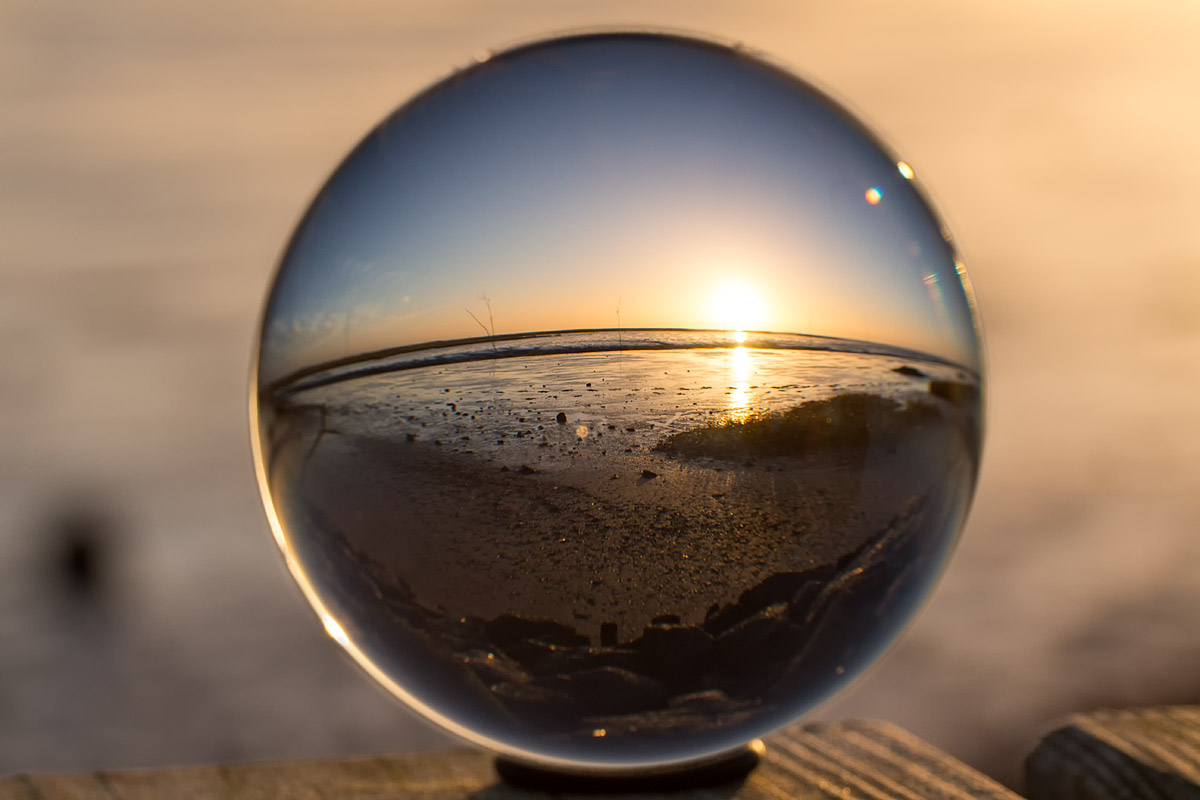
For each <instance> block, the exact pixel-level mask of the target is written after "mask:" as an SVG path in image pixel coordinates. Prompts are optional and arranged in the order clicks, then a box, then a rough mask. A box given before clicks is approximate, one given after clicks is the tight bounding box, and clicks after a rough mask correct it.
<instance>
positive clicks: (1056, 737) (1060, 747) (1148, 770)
mask: <svg viewBox="0 0 1200 800" xmlns="http://www.w3.org/2000/svg"><path fill="white" fill-rule="evenodd" d="M1025 784H1026V787H1027V790H1028V794H1029V797H1030V798H1032V800H1092V799H1093V798H1096V800H1099V798H1105V800H1113V799H1116V800H1123V799H1124V798H1129V800H1133V799H1134V798H1147V800H1149V799H1150V798H1153V800H1168V799H1169V800H1181V799H1182V798H1197V800H1200V706H1175V707H1171V708H1145V709H1132V710H1124V711H1097V712H1093V713H1089V714H1077V715H1075V716H1073V717H1069V718H1068V719H1067V720H1066V724H1065V725H1064V726H1063V727H1061V728H1058V729H1057V730H1055V731H1054V732H1053V733H1051V734H1050V735H1048V736H1046V737H1045V738H1044V739H1042V741H1041V743H1040V744H1039V745H1038V746H1037V749H1035V750H1034V751H1033V753H1031V754H1030V756H1029V757H1028V758H1027V759H1026V760H1025Z"/></svg>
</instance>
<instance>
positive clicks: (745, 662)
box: [712, 603, 810, 697]
mask: <svg viewBox="0 0 1200 800" xmlns="http://www.w3.org/2000/svg"><path fill="white" fill-rule="evenodd" d="M788 608H789V607H788V604H787V603H777V604H775V605H773V606H770V607H769V608H765V609H763V610H762V611H761V612H759V613H758V614H756V615H754V616H753V617H751V618H750V619H747V620H744V621H743V622H741V623H740V624H738V625H736V626H735V627H733V628H732V629H730V630H728V631H726V632H725V633H723V634H721V635H720V636H718V637H717V638H716V639H715V640H714V642H713V659H712V661H713V665H714V669H713V671H714V673H716V674H718V675H719V676H720V677H718V678H717V680H716V683H717V684H718V685H721V686H724V687H727V688H729V689H730V691H732V693H733V694H734V696H747V697H748V696H753V695H754V694H756V693H758V692H760V691H762V689H763V687H762V686H761V685H760V681H759V680H758V679H757V678H752V676H764V675H765V676H771V675H777V674H779V673H780V672H781V671H783V670H785V669H787V668H788V667H789V666H790V665H791V664H792V662H793V661H795V659H796V658H797V657H798V656H800V655H801V654H802V653H803V652H804V646H805V644H806V642H807V640H808V638H809V633H810V629H809V628H808V627H805V626H801V625H796V624H794V623H793V622H792V621H791V620H790V619H789V618H788ZM767 680H768V682H770V680H771V678H770V677H768V678H767Z"/></svg>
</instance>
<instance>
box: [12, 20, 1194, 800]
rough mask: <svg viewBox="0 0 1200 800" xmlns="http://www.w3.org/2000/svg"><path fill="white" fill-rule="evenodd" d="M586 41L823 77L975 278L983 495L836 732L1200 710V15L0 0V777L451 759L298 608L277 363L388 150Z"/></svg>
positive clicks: (964, 727) (936, 731) (1024, 733)
mask: <svg viewBox="0 0 1200 800" xmlns="http://www.w3.org/2000/svg"><path fill="white" fill-rule="evenodd" d="M590 26H606V27H612V26H630V27H634V28H646V27H651V28H655V29H659V28H667V29H671V30H679V29H683V30H686V31H695V32H698V33H700V34H710V35H712V36H715V37H717V38H718V39H721V40H728V41H741V42H744V43H746V45H747V46H749V47H751V48H753V49H754V50H755V51H761V52H764V53H767V54H769V56H770V58H771V60H773V61H776V62H778V63H780V64H782V65H784V66H785V67H786V68H788V69H790V70H792V71H794V72H795V73H796V74H798V75H799V76H801V77H802V78H804V79H806V80H809V81H811V82H812V83H813V84H814V85H815V86H817V87H818V88H819V89H821V90H822V91H824V92H826V93H828V94H829V95H830V96H831V97H833V98H835V99H836V100H837V102H839V103H841V104H842V105H844V106H845V107H846V108H848V109H849V110H850V111H851V112H852V113H853V114H854V115H855V116H857V117H859V118H860V119H862V120H863V121H864V122H865V124H866V125H867V127H868V128H869V129H870V130H872V131H874V132H875V133H876V134H878V135H879V136H880V137H881V139H882V140H883V141H884V142H885V143H886V144H887V145H888V146H889V147H890V148H892V150H893V151H894V152H895V153H897V154H898V155H899V157H902V158H903V159H904V161H905V162H906V163H908V164H911V166H912V168H913V170H915V172H916V174H917V176H918V177H919V178H920V179H921V183H922V187H923V189H924V190H925V191H926V192H927V193H928V195H929V196H930V198H931V199H932V201H933V204H934V206H935V207H936V209H937V210H938V212H939V213H940V214H941V215H942V216H943V218H944V219H945V220H946V224H947V227H948V228H949V230H950V231H951V232H953V234H954V241H955V243H956V246H957V247H959V249H960V250H961V252H962V253H963V256H964V258H963V260H964V262H965V263H966V267H967V270H968V272H969V274H970V277H971V280H972V281H973V285H974V290H975V292H976V295H977V297H978V301H979V305H980V311H981V316H982V320H983V327H984V333H985V340H986V345H987V354H986V365H985V370H984V372H985V377H986V379H987V387H988V388H987V407H988V408H987V413H988V430H987V435H986V437H985V446H984V462H983V468H982V472H981V477H980V484H979V489H978V492H977V495H976V501H975V504H974V509H973V511H972V514H971V517H970V519H969V521H968V524H967V528H966V531H965V533H964V536H963V539H962V541H961V543H960V546H959V548H958V551H957V553H956V554H955V556H954V557H953V558H952V559H951V562H950V566H949V569H948V571H947V573H946V575H945V577H944V579H943V581H942V583H941V585H940V586H939V588H938V589H937V591H936V592H935V593H934V596H933V598H932V599H931V601H930V602H929V603H928V605H927V607H926V608H925V610H924V612H923V613H922V614H921V616H920V617H919V618H918V620H917V621H916V623H915V624H914V625H913V626H912V628H911V629H910V630H909V631H908V632H907V633H906V635H905V636H904V637H903V638H902V639H901V641H900V643H899V644H898V645H897V646H896V647H895V648H894V649H893V651H892V652H891V653H890V655H889V656H888V657H887V658H886V659H885V660H884V661H883V662H882V663H881V664H880V665H879V666H877V667H876V668H875V669H874V670H873V671H872V672H871V673H870V674H869V675H868V676H866V677H865V678H864V679H862V680H861V681H859V682H858V683H857V684H856V685H855V686H854V687H853V688H852V689H851V690H849V691H848V692H847V693H845V694H844V695H842V696H841V697H839V698H837V699H836V700H835V701H833V702H832V703H831V704H829V705H828V706H826V707H824V708H823V709H821V710H820V712H819V715H818V716H820V717H858V718H864V717H866V718H882V719H887V720H890V721H892V722H895V723H897V724H899V725H902V726H904V727H906V728H908V729H910V730H912V731H914V732H915V733H916V734H917V735H919V736H922V737H923V738H926V739H927V740H929V741H931V742H932V743H933V744H935V745H937V746H939V747H942V748H944V749H946V750H948V751H949V752H950V753H952V754H953V755H955V756H957V757H959V758H962V759H965V760H966V761H968V762H969V763H971V764H974V765H976V766H978V767H980V768H981V769H983V770H984V771H986V772H989V773H991V774H995V775H998V776H1000V777H1001V778H1003V779H1005V780H1009V781H1013V780H1015V779H1016V778H1017V775H1018V771H1019V768H1020V758H1021V757H1022V756H1023V754H1024V753H1025V752H1027V750H1028V749H1029V747H1030V746H1031V745H1032V743H1033V741H1034V740H1035V739H1036V737H1037V735H1038V734H1039V733H1040V732H1043V731H1045V730H1046V729H1047V728H1048V726H1050V724H1051V723H1052V721H1053V720H1055V719H1057V718H1059V717H1061V716H1062V715H1064V714H1067V713H1070V712H1074V711H1083V710H1087V709H1089V708H1095V707H1097V706H1107V705H1143V704H1152V703H1176V702H1196V701H1200V680H1198V679H1197V678H1196V676H1195V669H1194V668H1193V666H1194V665H1195V664H1196V663H1198V661H1200V566H1197V565H1200V537H1197V536H1196V535H1195V531H1196V529H1197V525H1198V524H1200V506H1198V505H1197V501H1196V498H1197V497H1200V470H1198V469H1197V467H1196V465H1197V464H1200V407H1198V405H1197V403H1196V402H1195V397H1196V395H1197V394H1198V393H1200V356H1198V354H1200V237H1197V236H1196V234H1195V232H1194V229H1195V226H1194V221H1195V218H1196V215H1197V211H1200V201H1198V200H1197V196H1196V190H1195V186H1197V185H1198V184H1200V148H1197V146H1196V141H1200V111H1197V109H1196V108H1195V107H1194V105H1195V104H1194V103H1191V102H1189V100H1190V99H1191V98H1192V97H1193V96H1194V94H1195V77H1194V76H1196V75H1197V74H1200V49H1197V48H1196V47H1195V42H1196V40H1197V37H1198V36H1200V6H1197V5H1195V4H1193V3H1188V2H1186V1H1185V0H1155V1H1154V2H1150V3H1143V4H1134V3H1132V2H1118V1H1117V0H1111V1H1110V2H1104V3H1083V2H1081V1H1079V0H1069V2H1064V3H1058V4H1055V5H1053V6H1049V7H1047V6H1046V5H1044V4H1040V3H1033V2H1031V0H1020V1H1019V2H1014V3H1007V4H1003V5H1001V4H991V5H970V4H960V3H953V2H949V0H921V1H920V2H918V3H911V4H905V5H904V7H903V8H900V7H897V6H895V5H893V4H889V3H886V2H883V1H882V0H862V1H861V2H860V1H858V0H855V1H854V2H849V3H845V4H840V5H836V6H833V5H826V4H817V3H788V2H775V1H774V0H752V2H747V3H742V4H738V5H736V6H734V5H733V4H728V3H721V2H709V3H702V4H685V3H683V2H677V1H676V0H653V1H652V2H645V3H637V4H635V3H628V2H617V3H612V4H607V5H605V6H604V7H599V6H596V5H593V4H588V3H582V2H566V3H561V2H549V0H517V1H516V2H512V3H504V4H494V3H486V2H482V1H481V0H455V1H454V2H448V3H434V2H431V1H426V0H420V1H417V0H411V1H410V2H404V3H398V4H389V3H382V2H378V1H377V0H354V1H353V2H349V3H346V4H342V5H340V6H339V7H338V9H336V10H332V9H330V8H329V7H327V6H323V5H320V4H315V3H295V4H290V3H286V4H285V3H282V2H271V3H263V4H255V5H252V6H242V5H235V4H232V3H215V4H214V3H211V2H204V3H201V2H199V0H187V2H181V3H175V4H171V5H170V6H169V7H168V6H159V5H155V4H151V3H147V2H144V0H121V1H120V2H114V3H108V4H103V5H68V4H66V3H63V2H50V3H45V2H33V0H6V2H3V3H0V104H2V105H3V107H4V108H5V109H6V113H5V114H4V115H3V117H2V118H0V239H2V240H3V241H4V242H5V251H4V255H3V257H2V258H0V282H2V284H3V286H4V290H3V291H0V342H3V343H4V344H3V345H0V353H3V368H2V369H0V408H3V410H4V413H3V414H0V475H2V476H3V480H0V526H2V527H0V641H2V642H3V643H4V648H3V652H2V653H0V772H6V771H26V770H32V771H44V770H72V771H74V770H84V769H94V768H100V767H103V768H119V767H131V766H155V765H165V764H176V763H195V762H210V761H229V760H248V759H254V760H259V759H278V758H303V757H319V756H336V755H346V754H369V753H377V752H386V751H397V750H405V749H420V748H429V747H440V746H445V745H446V744H447V743H448V741H449V740H448V739H446V738H444V737H443V736H442V735H440V734H438V733H435V732H432V731H431V729H429V728H428V727H426V726H425V725H424V723H421V722H419V721H416V720H415V719H414V718H413V717H411V716H410V715H409V714H408V713H406V712H405V711H404V710H403V709H402V708H401V707H400V705H399V704H398V703H393V702H391V701H389V700H386V699H384V696H383V694H382V693H381V690H378V689H377V688H376V687H374V686H373V685H372V684H371V683H370V681H369V680H368V679H367V678H366V677H364V676H362V675H360V674H359V673H358V672H356V670H355V668H354V667H353V666H352V665H351V664H350V662H349V661H348V660H347V659H345V658H344V657H343V656H342V654H341V653H340V652H338V651H337V648H336V645H334V644H333V643H332V642H330V641H328V640H327V638H326V637H325V634H324V633H323V631H321V629H320V625H319V623H318V622H317V621H316V619H315V618H314V617H313V615H312V613H311V611H310V610H309V609H308V608H307V607H306V606H305V604H304V601H303V600H302V598H301V596H300V593H299V592H298V590H297V589H296V588H295V587H294V586H293V585H292V583H291V580H290V578H289V577H288V575H287V572H286V569H285V568H284V566H283V562H282V559H281V558H280V556H279V554H278V552H277V549H276V548H275V544H274V542H273V541H272V539H271V534H270V530H269V527H268V525H267V522H266V519H265V516H264V514H263V511H262V507H261V504H260V502H259V499H258V496H257V487H256V484H255V479H254V472H253V466H252V464H251V457H250V449H249V429H248V425H249V423H248V421H247V394H248V393H249V390H250V383H251V380H250V375H249V370H250V364H251V361H252V353H253V350H254V348H255V347H256V346H257V343H258V334H259V326H260V323H261V319H260V314H261V313H262V312H261V308H262V304H263V302H264V297H265V294H266V291H267V287H268V285H269V283H270V282H271V279H272V274H273V270H274V265H275V264H276V262H277V260H278V259H279V257H280V253H281V251H282V249H283V247H284V244H285V242H286V241H287V239H288V237H289V235H290V233H291V230H292V227H293V226H294V225H295V224H296V221H297V219H298V218H299V216H300V214H301V213H302V211H303V209H304V208H306V207H307V206H308V205H309V203H310V202H311V200H312V198H313V197H314V195H315V194H316V192H317V191H318V188H319V187H320V186H321V185H322V184H323V182H324V181H325V179H326V177H327V176H328V175H329V174H330V172H331V171H332V169H333V168H334V166H335V165H336V164H337V163H339V160H340V159H341V158H342V156H343V155H344V154H345V153H346V152H347V151H348V150H349V148H350V147H351V146H352V145H353V144H354V143H355V142H357V141H359V139H360V138H361V137H362V136H363V135H364V133H365V132H367V131H369V130H370V129H371V128H372V126H374V125H375V124H376V123H377V122H378V121H379V120H381V119H383V118H384V117H385V115H386V114H388V113H389V112H390V111H391V110H392V109H394V108H395V107H396V106H397V105H399V104H400V103H402V102H404V101H406V100H407V99H408V98H409V97H411V96H413V95H414V94H415V93H416V92H417V91H419V90H421V89H423V88H424V87H426V86H428V85H429V84H431V83H433V82H434V81H436V80H438V79H440V78H442V77H445V76H447V75H449V74H451V73H452V72H453V71H454V70H455V69H456V68H457V67H460V66H462V65H464V64H468V63H470V62H471V60H472V59H473V57H474V54H476V53H480V52H487V51H491V50H493V49H495V48H498V47H504V46H506V45H507V44H508V43H511V42H514V41H526V40H529V39H531V38H537V37H541V36H543V35H547V34H551V33H554V32H558V31H562V30H565V29H577V28H580V27H590ZM479 292H488V293H489V296H492V295H494V294H495V287H489V286H480V287H478V288H475V287H470V289H469V292H468V299H470V298H475V297H476V296H477V295H478V293H479ZM619 293H620V290H619V289H618V290H616V291H613V292H609V294H611V295H612V299H611V301H609V300H607V299H606V300H605V301H604V305H603V306H600V308H601V309H602V310H603V311H604V313H605V314H607V313H608V308H609V307H610V306H611V307H612V308H613V309H615V308H616V307H617V302H619V296H620V295H619ZM768 299H770V298H768ZM485 310H486V309H485V308H484V307H483V304H482V303H481V302H477V301H476V304H475V305H473V306H472V311H473V313H475V314H476V315H480V314H482V313H484V312H485ZM459 321H460V322H461V323H462V324H463V326H464V329H465V330H468V331H469V330H471V326H472V325H474V323H473V322H471V320H470V318H469V317H468V315H467V314H466V313H463V314H462V317H461V319H460V320H459ZM623 321H626V320H623ZM628 321H632V320H628ZM497 322H498V323H500V320H499V319H498V320H497ZM476 330H477V329H476Z"/></svg>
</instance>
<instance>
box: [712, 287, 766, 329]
mask: <svg viewBox="0 0 1200 800" xmlns="http://www.w3.org/2000/svg"><path fill="white" fill-rule="evenodd" d="M709 314H710V317H711V319H712V324H713V327H714V328H717V329H720V330H725V331H740V332H745V331H761V330H763V329H764V328H765V327H766V322H767V306H766V303H764V302H763V299H762V295H761V294H759V292H758V291H757V290H756V289H755V288H754V287H753V286H750V285H749V284H745V283H741V282H733V281H730V282H727V283H722V284H720V285H719V286H717V287H716V288H715V289H714V290H713V293H712V295H711V297H710V299H709Z"/></svg>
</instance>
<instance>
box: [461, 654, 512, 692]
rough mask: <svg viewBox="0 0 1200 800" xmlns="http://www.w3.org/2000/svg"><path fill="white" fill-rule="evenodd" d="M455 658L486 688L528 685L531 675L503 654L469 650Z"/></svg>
mask: <svg viewBox="0 0 1200 800" xmlns="http://www.w3.org/2000/svg"><path fill="white" fill-rule="evenodd" d="M455 657H456V658H457V659H458V660H459V661H460V662H461V663H462V664H463V666H465V667H466V668H467V669H469V670H470V671H471V672H473V673H474V674H475V677H477V678H479V680H480V681H482V682H483V683H484V685H486V686H494V685H496V684H498V683H513V684H516V683H528V682H529V674H528V673H527V672H526V671H525V670H524V669H522V668H521V665H520V664H518V663H517V662H516V661H514V660H513V659H511V658H507V657H506V656H505V655H504V654H503V653H493V652H490V651H484V650H469V651H467V652H465V653H456V654H455Z"/></svg>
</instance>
